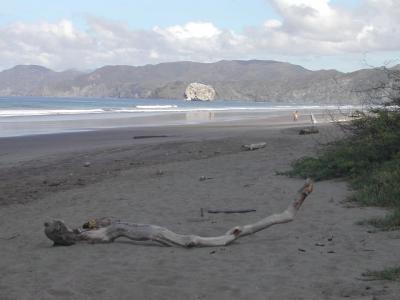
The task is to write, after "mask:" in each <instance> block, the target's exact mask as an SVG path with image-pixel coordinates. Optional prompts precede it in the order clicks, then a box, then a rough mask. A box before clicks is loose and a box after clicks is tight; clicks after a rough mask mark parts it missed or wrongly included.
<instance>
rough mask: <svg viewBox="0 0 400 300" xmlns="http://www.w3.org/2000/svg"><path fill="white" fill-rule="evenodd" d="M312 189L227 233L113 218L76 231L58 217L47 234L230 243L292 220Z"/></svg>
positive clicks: (57, 238)
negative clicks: (186, 230)
mask: <svg viewBox="0 0 400 300" xmlns="http://www.w3.org/2000/svg"><path fill="white" fill-rule="evenodd" d="M312 190H313V183H312V181H311V180H307V181H306V183H305V184H304V186H303V187H302V188H301V189H300V190H299V191H298V195H297V197H296V199H295V200H294V201H293V202H292V203H291V204H290V205H289V206H288V208H287V209H285V210H284V211H283V212H282V213H279V214H273V215H270V216H268V217H266V218H264V219H261V220H260V221H258V222H256V223H253V224H248V225H244V226H235V227H233V228H232V229H230V230H228V231H227V232H226V233H225V234H224V235H220V236H214V237H202V236H198V235H183V234H178V233H175V232H173V231H171V230H169V229H167V228H164V227H160V226H156V225H150V224H136V223H128V222H121V221H114V220H111V219H110V220H109V219H102V220H99V221H95V222H92V223H93V224H95V225H96V226H97V227H96V228H94V229H91V228H88V229H82V228H81V229H75V230H71V229H70V228H68V227H67V226H66V225H65V224H64V222H62V221H60V220H54V221H52V222H46V223H45V234H46V236H47V237H48V238H49V239H51V240H52V241H54V244H55V245H72V244H74V243H76V242H80V241H87V242H91V243H108V242H113V241H114V240H115V239H117V238H120V237H125V238H128V239H131V240H134V241H153V242H157V243H159V244H161V245H165V246H181V247H186V248H191V247H215V246H226V245H228V244H230V243H232V242H233V241H235V240H236V239H238V238H240V237H243V236H246V235H250V234H253V233H256V232H258V231H260V230H264V229H266V228H268V227H270V226H272V225H275V224H282V223H287V222H290V221H292V220H293V219H294V217H295V216H296V213H297V211H298V210H299V208H300V207H301V205H302V204H303V202H304V200H305V199H306V198H307V196H308V195H309V194H310V193H311V192H312Z"/></svg>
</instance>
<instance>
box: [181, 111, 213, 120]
mask: <svg viewBox="0 0 400 300" xmlns="http://www.w3.org/2000/svg"><path fill="white" fill-rule="evenodd" d="M185 118H186V121H206V120H214V118H215V113H214V112H213V111H188V112H186V114H185Z"/></svg>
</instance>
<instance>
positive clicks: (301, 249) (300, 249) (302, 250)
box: [297, 248, 306, 252]
mask: <svg viewBox="0 0 400 300" xmlns="http://www.w3.org/2000/svg"><path fill="white" fill-rule="evenodd" d="M297 250H298V251H300V252H306V249H303V248H298V249H297Z"/></svg>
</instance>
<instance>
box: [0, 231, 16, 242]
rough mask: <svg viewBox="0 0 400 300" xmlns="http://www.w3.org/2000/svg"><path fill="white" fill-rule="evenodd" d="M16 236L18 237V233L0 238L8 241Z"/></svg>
mask: <svg viewBox="0 0 400 300" xmlns="http://www.w3.org/2000/svg"><path fill="white" fill-rule="evenodd" d="M17 237H19V233H16V234H13V235H11V236H9V237H0V240H6V241H10V240H13V239H15V238H17Z"/></svg>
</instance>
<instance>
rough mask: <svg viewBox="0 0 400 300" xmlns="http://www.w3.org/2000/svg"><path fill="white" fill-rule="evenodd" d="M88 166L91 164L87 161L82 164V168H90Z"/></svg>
mask: <svg viewBox="0 0 400 300" xmlns="http://www.w3.org/2000/svg"><path fill="white" fill-rule="evenodd" d="M90 165H91V163H90V162H89V161H85V162H84V164H83V166H84V167H86V168H87V167H90Z"/></svg>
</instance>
